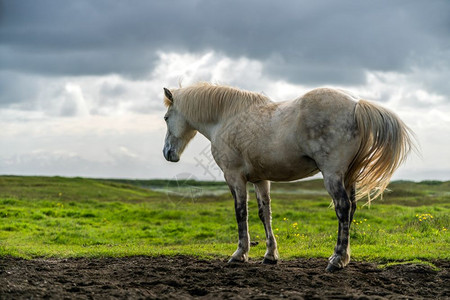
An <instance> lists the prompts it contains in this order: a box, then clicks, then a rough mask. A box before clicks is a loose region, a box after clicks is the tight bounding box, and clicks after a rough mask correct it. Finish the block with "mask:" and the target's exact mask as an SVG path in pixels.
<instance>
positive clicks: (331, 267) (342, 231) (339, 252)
mask: <svg viewBox="0 0 450 300" xmlns="http://www.w3.org/2000/svg"><path fill="white" fill-rule="evenodd" d="M324 182H325V187H326V189H327V191H328V193H329V194H330V196H331V197H332V198H333V202H334V208H335V211H336V216H337V218H338V220H339V230H338V238H337V243H336V247H335V248H334V253H333V255H332V256H331V257H330V258H329V262H328V266H327V268H326V270H327V271H329V272H333V271H336V270H339V269H342V268H343V267H345V266H346V265H347V264H348V263H349V262H350V234H349V231H350V222H351V217H352V215H353V213H354V209H356V202H354V201H351V200H350V199H349V196H348V195H347V192H346V190H345V187H344V184H343V181H342V178H341V177H340V176H338V175H335V174H333V175H327V174H324ZM352 202H354V203H352Z"/></svg>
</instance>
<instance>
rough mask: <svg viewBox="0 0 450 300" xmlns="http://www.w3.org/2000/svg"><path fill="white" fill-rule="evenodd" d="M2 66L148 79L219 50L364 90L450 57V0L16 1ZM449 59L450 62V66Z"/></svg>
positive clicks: (300, 76)
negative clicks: (378, 79) (381, 75)
mask: <svg viewBox="0 0 450 300" xmlns="http://www.w3.org/2000/svg"><path fill="white" fill-rule="evenodd" d="M0 9H1V10H2V12H1V16H0V18H1V23H0V58H1V61H2V62H1V67H0V68H3V69H8V70H19V71H25V72H34V73H40V74H42V73H45V74H50V75H61V74H63V75H91V74H92V75H100V74H107V73H118V74H121V75H125V76H132V77H141V76H144V75H146V74H148V72H149V71H151V69H152V67H153V65H154V63H155V59H156V57H157V56H156V54H155V53H156V51H158V50H162V51H174V52H184V51H191V52H202V51H207V50H215V51H217V52H220V53H223V54H225V55H227V56H231V57H240V56H246V57H249V58H254V59H258V60H261V61H263V62H264V63H265V72H266V73H268V74H272V75H273V76H274V77H275V78H284V79H287V80H289V81H291V82H295V83H349V84H351V83H360V82H362V81H363V80H364V71H365V70H381V71H399V72H407V71H408V70H409V67H410V66H412V65H414V64H415V65H420V64H421V62H426V61H427V60H430V59H431V60H432V57H433V56H435V55H437V54H439V55H441V56H442V55H443V56H444V58H445V59H449V58H450V57H449V56H450V51H449V46H450V41H449V39H448V36H450V17H449V15H450V2H449V1H373V2H366V1H331V0H329V1H297V0H292V1H256V0H253V1H237V0H235V1H206V0H205V1H200V0H192V1H184V0H183V1H181V0H180V1H175V0H174V1H172V0H171V1H135V0H134V1H99V0H97V1H80V0H77V1H56V0H53V1H52V0H46V1H13V0H6V1H3V2H2V5H1V6H0ZM447 61H448V60H447Z"/></svg>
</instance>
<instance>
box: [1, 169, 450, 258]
mask: <svg viewBox="0 0 450 300" xmlns="http://www.w3.org/2000/svg"><path fill="white" fill-rule="evenodd" d="M249 188H251V187H250V186H249ZM272 189H273V191H272V200H273V204H272V205H273V226H274V229H275V233H276V235H277V238H278V244H279V251H280V256H281V258H282V259H290V258H294V257H328V256H329V255H330V254H331V253H332V250H333V247H334V244H335V240H336V233H337V219H336V216H335V213H334V210H333V209H331V208H330V207H329V204H330V197H329V196H328V194H327V193H326V191H325V190H324V188H323V183H322V181H321V180H312V181H304V182H296V183H290V184H283V183H274V184H273V185H272ZM389 189H390V190H391V192H388V193H386V194H385V197H384V199H383V200H377V201H375V202H372V205H371V206H370V207H368V206H363V204H364V203H362V202H361V203H359V204H358V210H357V211H356V214H355V220H354V223H353V226H352V229H351V244H352V257H353V259H354V260H370V261H378V262H390V261H407V260H433V259H450V247H449V245H450V243H449V242H450V238H449V233H448V229H449V227H450V217H449V215H450V214H449V213H450V182H448V181H447V182H437V181H425V182H421V183H414V182H393V183H392V184H391V185H390V186H389ZM249 224H250V234H251V239H252V241H258V242H259V245H257V246H254V247H252V249H251V251H250V257H251V258H253V259H260V258H262V256H263V255H264V252H265V242H264V230H263V227H262V224H261V222H260V221H259V218H258V214H257V205H256V200H255V197H254V195H253V194H251V199H250V202H249ZM236 244H237V225H236V221H235V217H234V205H233V201H232V198H231V195H230V193H229V192H228V190H227V187H226V185H225V184H224V183H221V182H215V183H211V182H193V181H185V182H175V181H165V180H148V181H145V180H141V181H131V180H94V179H85V178H61V177H12V176H0V256H5V255H13V256H20V257H26V258H30V257H37V256H54V257H80V256H87V257H98V256H129V255H159V254H188V255H197V256H203V257H223V258H225V257H228V256H229V255H231V254H232V253H233V251H234V250H235V248H236Z"/></svg>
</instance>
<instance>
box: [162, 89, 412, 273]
mask: <svg viewBox="0 0 450 300" xmlns="http://www.w3.org/2000/svg"><path fill="white" fill-rule="evenodd" d="M164 92H165V98H164V103H165V105H166V106H167V108H168V110H167V113H166V115H165V116H164V120H165V121H166V123H167V134H166V138H165V144H164V150H163V153H164V157H165V158H166V159H167V160H168V161H172V162H177V161H179V159H180V155H181V153H182V152H183V150H184V149H185V147H186V145H187V144H188V143H189V141H190V140H191V139H192V138H193V137H194V136H195V134H196V133H197V131H198V132H200V133H201V134H203V135H204V136H205V137H206V138H207V139H208V140H210V141H211V152H212V155H213V157H214V159H215V161H216V162H217V165H218V166H219V167H220V168H221V169H222V171H223V173H224V176H225V180H226V182H227V184H228V186H229V188H230V190H231V193H232V195H233V197H234V201H235V210H236V219H237V223H238V228H239V243H238V248H237V250H236V252H234V254H233V255H232V257H231V259H230V262H245V261H247V260H248V251H249V247H250V237H249V233H248V218H247V199H248V195H247V189H246V184H247V182H251V183H253V184H254V187H255V192H256V197H257V200H258V207H259V217H260V219H261V221H262V222H263V224H264V229H265V232H266V245H267V251H266V253H265V255H264V260H263V263H267V264H275V263H276V262H277V260H278V250H277V242H276V240H275V237H274V234H273V231H272V216H271V208H270V195H269V191H270V181H292V180H298V179H301V178H305V177H308V176H312V175H314V174H316V173H318V172H319V171H320V172H322V174H323V178H324V183H325V188H326V189H327V191H328V193H329V194H330V196H331V197H332V198H333V203H334V206H335V210H336V215H337V218H338V221H339V230H338V237H337V244H336V247H335V249H334V254H333V255H332V256H331V257H330V258H329V263H328V266H327V269H326V270H327V271H330V272H331V271H335V270H338V269H342V268H343V267H345V266H346V265H347V264H348V263H349V261H350V243H349V229H350V224H351V222H352V219H353V214H354V212H355V209H356V201H357V200H358V199H360V198H361V197H364V196H369V199H370V197H372V198H374V197H377V196H378V195H380V194H381V193H382V192H383V191H384V189H385V188H386V186H387V185H388V183H389V180H390V178H391V176H392V174H393V172H394V171H395V170H396V169H397V168H398V166H399V165H400V164H401V163H402V162H403V161H404V159H405V157H406V155H407V154H408V152H409V151H410V149H411V147H413V146H414V145H413V143H412V139H411V132H410V130H409V129H408V127H407V126H406V125H405V124H404V123H403V122H402V121H401V120H400V119H399V118H398V117H397V116H396V115H395V114H394V113H392V112H391V111H389V110H387V109H385V108H382V107H380V106H378V105H376V104H374V103H370V102H368V101H365V100H359V101H358V100H357V99H356V98H354V97H353V96H351V95H349V94H347V93H345V92H343V91H341V90H336V89H330V88H319V89H314V90H312V91H310V92H308V93H307V94H305V95H303V96H301V97H299V98H297V99H295V100H293V101H286V102H272V101H271V100H269V98H267V97H266V96H264V95H261V94H257V93H252V92H248V91H242V90H239V89H236V88H232V87H227V86H219V85H212V84H209V83H198V84H196V85H193V86H190V87H185V88H179V89H173V90H168V89H166V88H164Z"/></svg>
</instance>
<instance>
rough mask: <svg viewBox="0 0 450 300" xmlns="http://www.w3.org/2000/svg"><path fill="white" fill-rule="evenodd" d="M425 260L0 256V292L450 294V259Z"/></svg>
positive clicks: (0, 295) (82, 295)
mask: <svg viewBox="0 0 450 300" xmlns="http://www.w3.org/2000/svg"><path fill="white" fill-rule="evenodd" d="M434 263H435V264H436V266H437V267H438V268H440V270H439V271H434V270H432V269H431V268H430V267H428V266H424V265H414V264H406V265H396V266H392V267H387V268H384V269H380V268H377V265H376V264H372V263H361V262H351V263H350V265H349V266H348V267H347V268H346V269H345V270H343V271H340V272H338V273H333V274H329V273H326V272H325V271H324V269H325V266H326V260H325V259H297V260H292V261H281V262H280V263H279V264H278V265H275V266H269V265H261V264H260V263H259V262H257V261H250V262H249V263H247V264H227V263H226V262H225V261H222V260H202V259H195V258H192V257H183V256H177V257H143V256H138V257H127V258H103V259H85V258H82V259H35V260H22V259H17V258H10V257H6V258H0V299H64V298H65V299H74V298H75V299H111V298H119V299H190V298H203V299H279V298H288V299H327V298H331V299H386V298H388V299H420V298H433V299H450V288H449V287H450V284H449V283H450V275H449V269H450V268H449V267H450V262H449V261H436V262H434Z"/></svg>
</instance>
